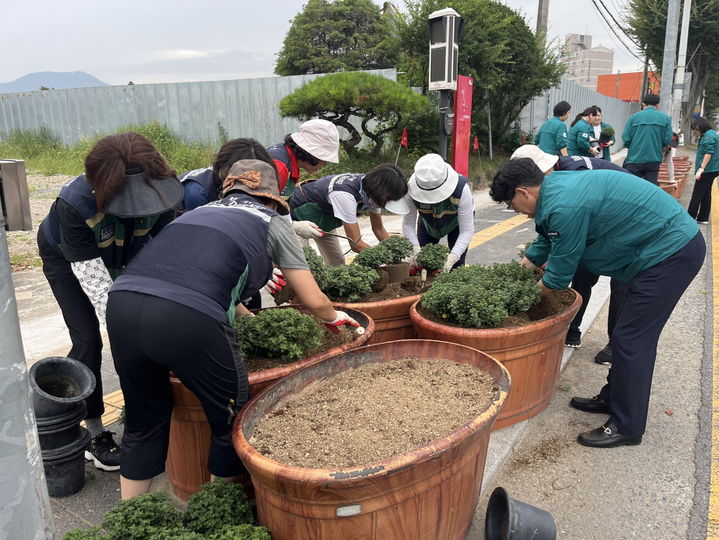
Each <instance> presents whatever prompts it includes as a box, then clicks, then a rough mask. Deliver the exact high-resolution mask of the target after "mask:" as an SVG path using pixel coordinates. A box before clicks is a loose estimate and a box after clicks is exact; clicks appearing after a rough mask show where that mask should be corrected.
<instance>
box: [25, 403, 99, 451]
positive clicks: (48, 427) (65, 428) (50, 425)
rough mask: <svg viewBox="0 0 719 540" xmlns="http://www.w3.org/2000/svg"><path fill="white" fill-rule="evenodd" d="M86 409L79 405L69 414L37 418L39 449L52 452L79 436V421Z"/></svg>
mask: <svg viewBox="0 0 719 540" xmlns="http://www.w3.org/2000/svg"><path fill="white" fill-rule="evenodd" d="M86 414H87V407H86V406H85V403H84V402H83V403H80V404H79V407H77V409H76V410H74V411H70V412H69V413H66V414H62V415H58V416H53V417H49V418H48V417H44V418H43V417H40V418H37V434H38V435H39V436H40V447H41V448H42V449H43V450H52V449H54V448H60V447H62V446H66V445H68V444H70V443H72V442H73V441H75V440H77V439H79V438H80V436H81V432H80V421H81V420H82V419H83V418H85V415H86Z"/></svg>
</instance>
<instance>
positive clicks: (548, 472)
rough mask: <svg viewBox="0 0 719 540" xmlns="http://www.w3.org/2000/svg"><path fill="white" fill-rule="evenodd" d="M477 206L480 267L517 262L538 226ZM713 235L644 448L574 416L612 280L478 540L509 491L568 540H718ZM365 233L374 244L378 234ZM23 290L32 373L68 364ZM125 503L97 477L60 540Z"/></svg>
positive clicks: (507, 471)
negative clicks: (549, 518)
mask: <svg viewBox="0 0 719 540" xmlns="http://www.w3.org/2000/svg"><path fill="white" fill-rule="evenodd" d="M686 197H688V191H687V192H686V193H685V195H684V199H686ZM475 199H476V203H477V204H476V216H475V219H476V230H477V231H478V232H477V234H476V235H475V238H474V241H473V243H472V249H471V250H470V253H469V256H468V262H469V263H472V264H487V263H493V262H506V261H508V260H510V259H512V258H515V259H516V258H517V256H518V252H519V249H520V248H521V247H522V246H524V244H526V243H527V242H528V241H530V240H531V239H533V238H534V236H535V233H534V230H533V223H532V222H531V221H529V220H526V219H525V218H524V217H522V216H518V215H517V214H514V212H511V211H508V210H506V208H505V207H504V206H503V205H496V204H494V203H493V202H491V201H490V200H489V197H488V194H487V191H486V190H482V191H479V192H477V193H476V194H475ZM684 204H685V205H686V200H685V201H684ZM386 227H387V229H388V230H389V231H390V232H400V220H399V219H398V218H396V217H389V218H388V219H387V220H386ZM701 227H702V229H703V232H704V233H705V235H706V238H707V241H708V255H707V264H706V265H705V267H704V269H703V270H702V272H701V274H700V275H699V276H698V277H697V279H696V280H695V281H694V283H693V284H692V286H691V287H690V289H689V291H688V292H687V294H685V296H684V298H683V299H682V301H681V302H680V304H679V306H678V307H677V309H676V310H675V312H674V315H673V316H672V318H671V319H670V321H669V323H668V324H667V327H666V328H665V331H664V333H663V335H662V339H661V340H660V344H659V352H658V357H657V365H656V370H655V377H654V385H653V393H652V401H651V405H650V414H649V422H648V427H647V434H646V436H645V439H644V442H643V443H642V445H640V446H637V447H623V448H617V449H609V450H598V449H592V448H585V447H582V446H580V445H579V444H577V443H576V442H575V438H576V435H577V433H579V432H580V431H585V430H587V429H591V428H593V427H596V426H598V425H599V424H601V423H602V422H603V421H604V419H605V418H604V417H602V416H601V415H599V416H597V415H589V414H586V413H581V412H579V411H576V410H574V409H571V408H569V407H568V401H569V399H570V398H571V397H572V396H573V395H581V396H591V395H594V394H595V393H597V391H598V390H599V388H600V387H601V385H602V384H603V382H604V378H605V376H606V372H607V368H606V367H604V366H600V365H597V364H595V363H594V362H593V361H592V358H593V356H594V354H595V353H596V352H597V351H598V350H600V349H601V348H602V347H603V346H604V344H605V342H606V334H605V328H606V305H605V304H606V299H607V297H608V287H607V282H606V280H605V279H604V278H603V279H602V280H600V283H599V284H598V285H597V286H596V288H595V294H594V295H593V297H592V302H591V303H590V305H589V309H588V312H587V316H586V318H585V323H584V325H583V326H584V330H585V336H584V343H583V346H582V348H580V349H578V350H571V349H566V350H565V359H564V360H565V369H564V370H563V372H562V374H561V377H560V381H559V384H558V388H557V391H556V392H555V395H554V398H553V400H552V402H551V404H550V406H549V407H548V408H547V409H546V410H545V411H544V412H542V413H540V414H539V415H538V416H536V417H535V418H533V419H530V420H529V421H525V422H522V423H520V424H518V425H516V426H512V427H509V428H505V429H502V430H499V431H497V432H495V433H494V434H493V436H492V440H491V443H490V451H489V455H488V459H487V466H486V468H485V478H484V483H483V489H482V497H481V500H480V504H479V505H478V508H477V514H476V518H475V522H474V524H473V527H472V530H471V532H470V535H469V538H471V539H478V538H483V532H482V531H483V522H484V512H485V508H486V502H487V497H488V495H489V494H490V493H491V490H492V489H494V487H495V486H498V485H501V486H504V487H505V488H506V489H508V491H509V493H510V495H511V496H513V497H515V498H517V499H519V500H521V501H525V502H528V503H530V504H534V505H536V506H539V507H541V508H544V509H546V510H547V511H549V512H550V513H551V514H552V515H553V516H554V518H555V520H556V523H557V528H558V531H559V538H568V539H587V540H590V539H622V538H642V539H665V538H666V539H674V538H690V539H694V538H705V537H706V530H707V515H708V512H709V502H710V497H709V493H710V489H709V488H710V486H711V482H710V473H711V463H712V462H711V435H712V407H713V401H712V384H713V379H712V367H713V366H712V359H713V335H714V332H713V326H712V325H713V323H712V321H713V318H712V315H713V310H714V305H715V302H714V295H713V292H712V291H713V290H714V288H713V284H712V280H713V279H714V278H713V274H712V264H711V258H712V256H713V253H714V250H713V249H712V244H711V242H710V240H711V237H712V234H711V231H710V230H709V229H711V228H712V227H715V228H716V231H715V232H717V234H716V235H714V237H719V220H717V222H716V223H713V224H711V225H710V226H709V227H707V226H701ZM365 230H366V231H367V234H366V236H367V237H371V236H372V235H371V232H369V230H368V228H366V229H365ZM13 278H14V281H15V290H16V295H17V299H18V306H19V311H20V319H21V328H22V334H23V341H24V347H25V352H26V355H27V359H28V363H33V362H34V361H36V360H38V359H40V358H43V357H45V356H51V355H62V354H65V353H66V352H67V350H69V339H68V337H67V332H66V330H65V327H64V325H63V322H62V317H61V316H60V313H59V309H58V308H57V305H56V304H55V301H54V299H53V298H52V295H51V293H50V291H49V288H48V287H47V285H46V283H45V281H44V278H43V276H42V272H41V271H39V270H28V271H23V272H18V273H16V274H14V276H13ZM108 349H109V347H108ZM103 381H104V385H105V393H106V394H111V395H112V393H113V392H114V391H116V390H118V384H117V377H116V375H115V374H114V370H113V368H112V361H111V358H110V356H109V353H108V352H107V351H106V352H105V362H104V369H103ZM115 395H116V394H115ZM110 408H111V409H112V407H110ZM88 470H90V469H88ZM165 486H166V482H165V480H164V479H160V482H158V484H157V487H158V488H159V489H163V488H164V487H165ZM118 498H119V491H118V478H117V474H116V473H114V474H111V473H101V472H98V473H94V472H93V474H92V477H91V478H89V481H88V484H87V486H86V487H85V489H84V490H83V491H82V492H81V493H79V494H77V495H75V496H72V497H68V498H65V499H56V500H53V510H54V515H55V521H56V527H57V529H58V531H59V532H60V533H64V532H65V531H67V530H68V529H71V528H74V527H86V526H89V525H91V524H94V523H98V522H99V521H100V520H101V519H102V517H103V515H104V512H105V511H106V510H107V509H109V508H110V507H112V506H113V505H114V503H115V502H116V501H117V500H118ZM712 508H713V507H712Z"/></svg>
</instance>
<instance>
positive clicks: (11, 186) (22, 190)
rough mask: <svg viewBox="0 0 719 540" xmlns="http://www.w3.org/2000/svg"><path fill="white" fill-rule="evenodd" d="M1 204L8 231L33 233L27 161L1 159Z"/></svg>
mask: <svg viewBox="0 0 719 540" xmlns="http://www.w3.org/2000/svg"><path fill="white" fill-rule="evenodd" d="M0 202H2V212H3V215H4V216H5V229H7V230H8V231H31V230H32V220H31V218H30V194H29V193H28V190H27V178H26V177H25V161H23V160H21V159H0Z"/></svg>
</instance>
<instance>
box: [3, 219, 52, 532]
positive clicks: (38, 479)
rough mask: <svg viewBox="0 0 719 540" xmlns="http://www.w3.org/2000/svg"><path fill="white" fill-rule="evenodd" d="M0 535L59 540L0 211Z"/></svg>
mask: <svg viewBox="0 0 719 540" xmlns="http://www.w3.org/2000/svg"><path fill="white" fill-rule="evenodd" d="M0 343H2V346H0V403H2V407H0V424H2V426H3V428H2V443H1V444H0V486H2V489H0V537H2V538H23V539H37V540H40V539H47V538H53V537H54V526H53V520H52V509H51V508H50V498H49V497H48V493H47V485H46V484H45V472H44V470H43V464H42V454H41V452H40V441H39V440H38V435H37V427H36V425H35V413H34V412H33V408H32V403H31V401H30V383H29V382H28V375H27V373H28V370H27V364H26V363H25V354H24V353H23V349H22V338H21V337H20V321H19V320H18V315H17V304H16V303H15V291H14V289H13V283H12V276H11V275H10V256H9V254H8V247H7V235H6V234H5V217H4V216H3V213H2V211H0Z"/></svg>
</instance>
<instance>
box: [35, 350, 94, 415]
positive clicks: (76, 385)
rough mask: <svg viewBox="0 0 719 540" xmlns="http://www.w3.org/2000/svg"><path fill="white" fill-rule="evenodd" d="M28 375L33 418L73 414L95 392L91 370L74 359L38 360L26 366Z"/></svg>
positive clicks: (53, 358) (50, 358)
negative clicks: (28, 367) (28, 369)
mask: <svg viewBox="0 0 719 540" xmlns="http://www.w3.org/2000/svg"><path fill="white" fill-rule="evenodd" d="M29 376H30V388H31V389H32V404H33V408H34V409H35V416H36V417H42V418H47V417H53V416H65V414H67V413H71V414H75V411H76V410H77V409H78V408H79V407H80V406H81V404H82V402H84V401H85V398H87V397H88V396H89V395H90V394H92V391H93V390H94V389H95V376H94V375H93V374H92V371H90V370H89V369H88V368H87V367H86V366H85V365H83V364H82V363H80V362H78V361H77V360H73V359H72V358H66V357H64V356H50V357H48V358H43V359H42V360H39V361H38V362H36V363H35V364H33V365H32V367H30V373H29ZM71 411H72V412H71Z"/></svg>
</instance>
